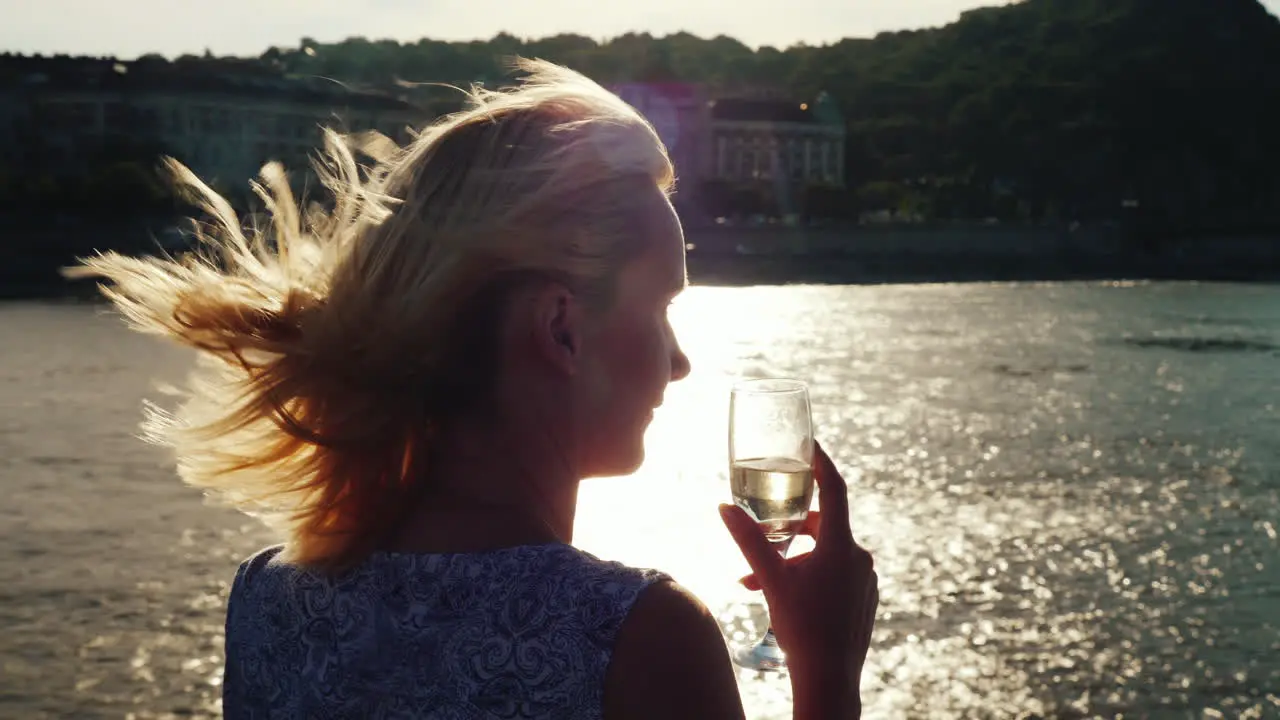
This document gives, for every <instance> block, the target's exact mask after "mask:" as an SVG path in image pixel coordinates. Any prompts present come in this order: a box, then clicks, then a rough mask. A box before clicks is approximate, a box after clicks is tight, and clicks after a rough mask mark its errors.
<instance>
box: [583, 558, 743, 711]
mask: <svg viewBox="0 0 1280 720" xmlns="http://www.w3.org/2000/svg"><path fill="white" fill-rule="evenodd" d="M604 717H605V718H606V720H629V719H630V718H654V717H662V718H672V719H673V720H679V719H680V718H710V719H717V718H741V717H743V712H742V700H741V698H740V697H739V695H738V685H737V681H736V680H735V678H734V673H733V668H732V666H731V665H730V662H729V653H728V650H727V649H726V648H725V644H724V637H723V636H722V635H721V634H720V626H719V625H718V624H717V623H716V620H715V617H713V616H712V615H711V612H710V611H709V610H708V609H707V607H706V606H705V605H703V604H702V602H701V601H700V600H698V598H696V597H694V595H693V594H692V593H690V592H689V591H688V590H686V589H685V588H683V587H681V586H680V585H679V584H677V583H675V582H672V581H670V580H667V581H663V582H658V583H654V584H653V585H651V586H649V588H647V589H646V590H645V591H644V592H643V593H641V595H640V597H639V598H638V599H637V600H636V602H635V605H633V606H632V608H631V611H630V612H629V613H628V614H627V619H626V620H625V621H624V622H623V624H622V628H621V630H620V631H619V633H618V638H617V641H616V642H615V644H614V650H613V659H612V660H611V661H610V663H609V670H608V673H607V674H606V677H605V687H604Z"/></svg>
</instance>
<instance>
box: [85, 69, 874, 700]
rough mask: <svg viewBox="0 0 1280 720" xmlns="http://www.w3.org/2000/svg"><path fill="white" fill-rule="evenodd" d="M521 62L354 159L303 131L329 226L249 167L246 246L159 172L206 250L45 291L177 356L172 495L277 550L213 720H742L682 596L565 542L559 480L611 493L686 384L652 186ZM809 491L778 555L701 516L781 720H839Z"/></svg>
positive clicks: (263, 570)
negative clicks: (95, 283) (253, 225)
mask: <svg viewBox="0 0 1280 720" xmlns="http://www.w3.org/2000/svg"><path fill="white" fill-rule="evenodd" d="M520 67H521V68H522V69H523V70H524V71H526V73H527V75H526V77H525V78H524V79H523V81H522V82H521V83H520V84H519V85H518V86H516V87H514V88H511V89H508V90H505V91H501V92H484V91H479V92H477V93H476V94H475V95H474V97H473V101H474V102H473V105H472V107H471V108H470V109H468V110H466V111H464V112H461V113H459V114H457V115H454V116H451V117H448V118H445V119H443V120H441V121H440V122H438V123H436V124H435V125H433V126H432V127H431V128H429V129H427V130H425V131H424V132H423V133H422V134H421V135H420V136H419V137H417V138H416V140H415V141H414V142H412V143H411V144H410V145H409V146H408V147H407V148H405V149H403V150H400V149H396V150H395V152H393V153H391V154H390V155H389V156H386V157H383V158H382V159H381V161H380V162H379V163H377V164H376V165H375V166H374V167H372V168H362V167H360V166H359V165H358V164H357V160H356V157H355V148H354V144H351V143H348V142H345V141H343V140H340V139H339V138H338V137H337V136H333V135H330V136H329V137H328V138H327V152H326V155H325V159H324V161H323V162H322V163H319V164H318V168H317V169H318V170H320V171H321V174H322V176H323V179H324V180H325V184H326V185H327V187H328V188H329V189H331V190H332V191H333V193H334V196H335V198H334V202H333V203H332V205H331V207H330V209H328V210H327V211H324V212H320V211H315V212H312V213H311V214H310V215H309V216H308V217H306V218H303V217H301V214H300V212H299V211H298V210H297V208H296V206H295V204H294V201H293V199H292V196H291V194H290V192H289V188H288V183H287V181H286V178H285V176H284V173H283V171H282V170H281V169H280V168H279V167H278V166H276V165H268V166H267V167H266V168H265V169H264V171H263V179H264V184H263V187H262V188H259V189H260V190H261V192H260V194H261V196H262V198H263V200H264V201H265V202H266V205H267V209H268V210H269V211H270V213H271V215H272V232H271V234H270V235H265V234H264V235H261V236H254V237H252V238H246V237H244V235H243V234H242V231H241V224H240V222H239V221H238V219H237V218H236V217H235V215H234V213H233V212H232V210H231V209H230V207H229V206H228V205H227V203H226V202H225V201H224V200H222V199H221V198H219V197H218V196H216V195H215V194H214V193H213V192H212V191H210V190H209V189H208V188H207V187H206V186H205V185H203V184H201V183H200V181H199V180H197V179H196V178H195V177H193V176H192V175H191V174H190V173H189V172H188V171H186V170H185V169H183V168H181V167H180V166H178V165H176V164H174V165H173V168H174V170H175V171H176V173H177V174H178V177H179V178H180V179H181V180H182V181H184V182H185V184H186V185H187V186H188V187H190V188H192V189H194V190H195V191H196V195H197V197H198V198H199V200H200V202H201V203H202V204H203V207H204V209H205V211H206V212H207V213H208V214H209V215H210V216H211V217H212V218H214V219H215V222H214V223H213V224H212V227H213V228H214V229H213V230H211V231H209V232H208V233H207V237H206V240H208V241H209V243H208V244H209V246H210V247H212V248H215V249H216V250H217V251H218V252H217V254H216V255H214V256H206V257H204V258H195V259H184V260H182V261H174V260H165V259H155V258H151V259H131V258H126V257H121V256H119V255H115V254H107V255H104V256H99V257H96V258H93V259H90V260H88V261H86V262H85V263H84V266H83V267H82V268H80V269H79V270H78V271H77V272H76V273H75V274H78V275H93V276H99V277H103V278H106V279H107V280H108V281H110V285H108V286H107V287H106V288H105V290H104V291H105V292H106V293H107V295H108V296H109V297H110V298H111V299H112V300H113V301H114V302H115V303H116V305H117V306H118V307H119V308H120V309H121V310H122V311H123V312H124V314H125V315H126V316H127V317H128V318H129V319H130V320H131V321H132V322H133V324H134V325H135V326H136V327H137V328H138V329H140V330H142V331H145V332H150V333H155V334H159V335H163V336H166V337H170V338H173V339H176V340H178V341H180V342H182V343H184V344H186V345H189V346H191V347H194V348H196V349H198V350H199V351H201V352H200V356H201V364H200V366H199V367H198V369H197V371H196V373H195V374H194V375H193V377H192V380H191V385H190V390H191V392H190V395H189V398H188V399H187V401H186V402H185V403H184V404H183V405H182V406H181V408H180V410H179V411H178V413H177V414H176V415H175V416H173V417H164V416H155V417H153V418H152V422H151V426H150V431H151V433H152V434H153V436H154V437H156V438H157V439H160V440H163V441H164V442H166V443H169V444H171V445H172V446H173V447H174V448H175V449H176V452H177V456H178V463H179V472H180V473H181V475H182V477H183V478H184V480H186V481H187V482H188V483H190V484H192V485H195V486H197V487H200V488H204V489H206V490H208V491H211V492H212V493H213V494H215V495H217V496H219V497H221V498H223V499H225V500H227V501H229V502H230V503H232V504H233V505H235V506H236V507H239V508H242V509H244V510H245V511H247V512H250V513H253V514H256V515H259V516H261V517H263V518H264V519H266V520H267V521H268V522H269V523H271V524H273V525H274V526H275V527H277V528H279V529H280V530H281V531H282V532H283V534H284V535H285V537H286V539H287V542H286V543H285V544H284V545H283V546H282V547H277V548H271V549H268V550H265V551H263V552H261V553H260V554H258V555H257V556H255V557H253V558H251V559H249V560H247V561H246V562H245V563H244V564H243V565H242V566H241V568H240V571H239V573H238V575H237V576H236V579H235V583H234V585H233V587H232V590H231V596H230V600H229V607H228V615H227V647H226V649H227V666H226V676H225V685H224V687H225V691H224V711H225V713H226V716H227V717H228V718H258V717H308V718H310V717H343V718H346V717H361V718H363V717H431V718H480V717H521V718H524V717H547V718H551V717H555V718H598V717H605V718H632V717H635V718H659V717H660V718H720V717H741V716H742V713H743V711H742V707H741V701H740V700H739V698H738V694H737V687H736V683H735V677H734V673H733V670H732V669H731V666H730V663H729V660H728V656H727V653H726V649H725V645H724V641H723V638H722V636H721V633H720V630H719V627H718V625H717V624H716V622H715V621H714V619H713V618H712V616H711V615H710V614H709V612H708V611H707V609H706V608H705V607H704V606H703V605H702V604H701V603H700V602H698V600H697V599H695V598H694V597H692V596H691V595H690V594H689V593H688V592H687V591H685V590H684V589H682V588H681V587H680V586H679V585H677V584H676V583H675V582H673V581H672V580H671V579H670V578H668V577H667V576H665V575H662V574H661V573H657V572H653V571H647V570H636V569H632V568H628V567H625V566H622V565H618V564H615V563H609V562H604V561H601V560H599V559H597V558H595V557H592V556H590V555H588V554H586V553H583V552H581V551H579V550H576V549H574V548H572V547H571V546H570V545H569V543H570V542H571V540H572V535H573V521H574V511H575V504H576V495H577V489H578V483H579V481H580V480H582V479H583V478H587V477H592V476H612V475H620V474H625V473H629V472H631V471H633V470H635V469H636V468H637V467H638V466H639V465H640V463H641V460H642V459H643V456H644V449H643V444H642V439H643V436H644V431H645V428H646V426H647V425H648V423H649V421H650V420H651V418H652V411H653V409H654V408H656V407H657V406H658V405H660V404H661V403H662V397H663V392H664V390H665V388H666V386H667V384H668V383H669V382H672V381H675V380H679V379H681V378H683V377H685V376H686V375H687V374H688V373H689V361H688V359H687V358H686V357H685V356H684V354H683V353H682V352H681V351H680V348H679V346H678V345H677V343H676V339H675V337H674V336H673V334H672V330H671V327H670V325H669V324H668V321H667V307H668V305H669V304H670V302H671V301H672V299H673V298H674V297H675V296H676V295H677V294H678V293H679V292H680V291H681V290H682V288H683V287H684V285H685V264H684V239H683V236H682V232H681V229H680V224H679V222H678V220H677V218H676V215H675V213H674V212H673V210H672V207H671V204H670V203H669V201H668V197H667V196H668V193H669V191H670V190H671V187H672V184H673V176H672V172H673V171H672V167H671V164H670V162H669V161H668V159H667V156H666V152H665V150H664V148H663V146H662V144H661V142H660V141H659V139H658V137H657V136H656V135H655V133H654V131H653V129H652V127H651V126H650V125H649V124H648V123H646V122H645V121H644V120H643V119H642V118H641V117H640V116H639V115H638V114H637V113H636V112H635V111H634V110H633V109H632V108H631V107H629V106H628V105H626V104H625V103H623V102H622V101H621V100H619V99H618V98H617V97H615V96H613V95H612V94H610V93H608V92H607V91H605V90H603V89H602V88H600V87H599V86H598V85H596V84H595V83H593V82H591V81H589V80H587V79H586V78H584V77H582V76H581V75H578V74H576V73H574V72H571V71H569V70H566V69H564V68H560V67H557V66H554V65H551V64H547V63H543V62H527V61H526V62H522V63H521V64H520ZM375 145H376V143H375ZM369 147H370V144H368V143H366V144H365V147H364V148H363V149H364V150H366V151H367V150H369ZM206 255H207V254H206ZM816 471H817V477H818V479H819V484H820V495H821V503H822V504H823V506H824V508H825V510H826V512H825V514H822V515H821V516H820V518H819V517H818V516H815V518H817V520H816V522H813V523H810V528H809V529H810V531H811V532H812V533H813V534H815V535H817V536H818V540H817V546H816V550H815V551H814V552H813V553H812V554H811V555H809V556H807V557H804V558H800V559H792V560H789V561H785V562H784V561H783V560H781V558H779V556H778V555H777V554H776V553H774V552H773V551H772V550H771V549H770V548H769V545H768V543H767V542H766V541H765V539H764V537H763V536H762V534H761V533H760V531H759V530H758V529H757V528H756V527H755V525H754V524H753V523H752V522H751V521H750V519H749V518H748V517H747V516H746V515H745V514H744V513H742V511H740V510H738V509H736V508H732V507H726V508H722V515H723V518H724V521H725V523H726V525H727V526H728V528H729V531H730V532H731V533H732V534H733V536H734V538H735V540H736V541H737V542H738V544H739V545H740V547H741V548H742V550H743V552H744V554H745V555H746V557H747V560H748V562H749V563H750V565H751V567H752V569H753V570H754V572H753V575H752V576H750V577H748V578H747V579H745V580H744V582H746V583H747V584H748V585H749V586H751V587H758V588H762V589H763V590H764V594H765V597H766V599H767V601H768V603H769V606H770V609H771V612H772V617H773V622H774V628H775V630H776V633H777V637H778V640H779V642H780V643H781V645H782V646H783V647H784V648H785V649H786V650H787V651H788V652H789V655H790V658H791V666H792V667H793V671H792V676H791V677H792V683H793V686H794V692H795V704H796V708H795V716H796V717H805V718H818V717H823V718H825V717H853V716H856V715H857V714H858V712H859V698H858V690H859V674H860V672H861V666H862V662H863V660H864V658H865V655H866V650H867V644H868V636H869V632H870V629H871V625H872V622H873V615H874V611H875V605H876V601H877V595H876V581H875V575H874V573H873V572H872V570H871V559H870V556H868V555H867V553H866V552H865V551H863V550H861V549H860V548H858V547H857V545H856V544H855V543H854V541H853V539H852V537H851V534H850V531H849V525H848V511H847V507H846V504H845V503H846V499H845V486H844V481H843V480H842V479H841V478H840V476H839V474H838V473H837V472H836V470H835V469H834V467H833V466H832V464H831V463H830V461H829V460H828V459H827V458H826V456H825V455H824V454H822V453H821V452H819V460H818V465H817V467H816Z"/></svg>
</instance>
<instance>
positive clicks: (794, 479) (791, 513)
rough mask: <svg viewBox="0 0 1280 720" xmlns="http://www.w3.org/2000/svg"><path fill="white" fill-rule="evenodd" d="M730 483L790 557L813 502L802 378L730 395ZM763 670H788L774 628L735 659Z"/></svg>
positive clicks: (741, 386)
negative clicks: (792, 542) (790, 550)
mask: <svg viewBox="0 0 1280 720" xmlns="http://www.w3.org/2000/svg"><path fill="white" fill-rule="evenodd" d="M729 484H730V485H731V489H732V491H733V502H734V503H735V504H737V506H738V507H740V508H742V509H743V510H746V511H747V514H748V515H750V516H751V517H752V518H753V519H754V520H755V521H756V522H758V523H759V524H760V528H761V529H762V530H763V531H764V533H765V537H766V538H768V539H769V542H770V543H772V545H773V547H774V548H775V549H776V550H777V551H778V552H779V553H780V554H781V555H782V556H783V557H786V554H787V549H788V548H789V547H791V541H792V540H794V539H795V536H796V532H797V531H798V530H799V529H800V528H801V526H802V525H803V524H804V520H805V517H807V516H808V514H809V504H810V503H811V502H812V501H813V418H812V413H811V411H810V408H809V388H808V386H807V385H805V384H804V383H803V382H800V381H799V380H784V379H765V380H747V381H744V382H740V383H738V384H737V385H735V386H734V387H733V390H732V392H731V393H730V395H729ZM734 662H736V663H737V664H738V665H740V666H742V667H744V668H748V669H752V670H761V671H774V670H777V671H781V670H786V667H787V660H786V656H785V655H784V654H783V652H782V649H781V648H779V647H778V640H777V638H775V637H774V635H773V628H772V627H771V628H769V631H768V632H766V633H765V635H764V638H763V639H761V640H760V642H759V643H758V644H756V645H755V646H754V647H749V648H745V649H743V650H742V651H741V652H739V653H737V654H736V655H735V657H734Z"/></svg>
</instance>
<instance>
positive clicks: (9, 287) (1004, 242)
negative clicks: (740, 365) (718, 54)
mask: <svg viewBox="0 0 1280 720" xmlns="http://www.w3.org/2000/svg"><path fill="white" fill-rule="evenodd" d="M134 234H135V233H133V232H128V233H123V234H120V237H115V235H107V236H106V237H103V236H102V235H99V238H100V240H102V241H105V240H107V239H108V238H115V239H116V240H119V241H120V242H115V243H112V242H108V243H107V244H108V245H115V246H119V247H128V246H130V245H132V246H134V247H138V243H137V242H136V241H135V242H132V243H130V242H127V240H129V239H130V237H132V236H133V235H134ZM74 235H75V233H67V234H66V236H60V237H57V238H56V239H57V240H61V241H63V242H51V243H48V244H44V247H43V248H42V249H43V250H44V252H41V253H40V256H39V257H35V256H31V255H27V256H25V257H24V256H22V255H19V256H18V257H17V258H11V259H9V262H7V263H0V301H4V300H42V299H47V300H54V299H63V300H77V299H84V300H92V299H94V298H97V297H98V293H97V291H96V290H95V284H94V282H93V281H90V280H78V281H70V280H65V279H63V278H62V277H61V276H60V275H58V268H59V267H60V266H62V265H66V264H69V263H71V262H73V261H74V257H75V256H76V255H78V254H84V253H87V252H92V250H91V249H89V248H85V247H83V246H80V247H75V246H74V245H72V244H71V243H70V242H66V241H67V240H70V239H71V238H72V237H73V236H74ZM69 236H70V237H69ZM50 239H54V238H50ZM686 241H687V242H688V243H689V252H688V265H689V276H690V281H691V282H692V283H693V284H696V285H708V286H729V287H736V286H751V285H795V284H822V285H882V284H931V283H986V282H1070V281H1081V282H1106V281H1117V280H1134V281H1139V280H1151V281H1160V280H1167V281H1200V282H1229V283H1276V282H1280V238H1277V237H1275V236H1270V235H1256V236H1245V235H1242V236H1224V237H1203V238H1194V239H1192V238H1185V239H1180V240H1176V241H1165V242H1161V243H1158V244H1156V245H1155V246H1154V247H1151V248H1146V249H1144V248H1143V247H1142V246H1141V244H1140V243H1138V242H1136V241H1135V240H1134V239H1133V238H1132V237H1131V236H1129V235H1127V234H1126V233H1125V232H1124V231H1122V230H1120V229H1118V228H1086V229H1070V228H1064V227H1016V226H981V225H972V224H971V225H937V226H927V225H922V226H900V227H853V228H848V227H816V228H791V227H784V226H765V227H753V228H733V227H690V228H689V229H688V231H687V235H686ZM64 243H65V244H64ZM73 248H75V249H73Z"/></svg>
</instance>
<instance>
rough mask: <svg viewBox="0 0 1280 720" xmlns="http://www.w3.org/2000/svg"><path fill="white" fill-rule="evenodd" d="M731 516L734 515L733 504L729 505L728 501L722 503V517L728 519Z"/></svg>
mask: <svg viewBox="0 0 1280 720" xmlns="http://www.w3.org/2000/svg"><path fill="white" fill-rule="evenodd" d="M731 517H733V506H732V505H729V504H728V503H725V504H723V505H721V506H720V518H721V519H723V520H728V519H729V518H731Z"/></svg>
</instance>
